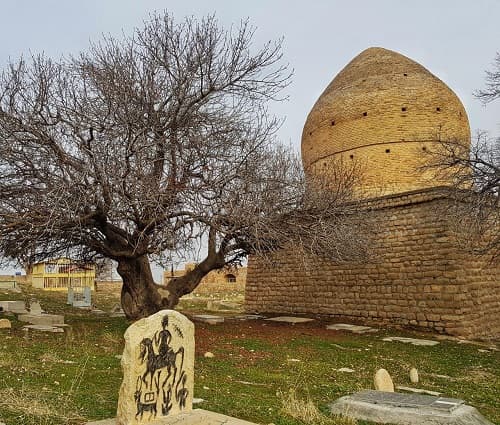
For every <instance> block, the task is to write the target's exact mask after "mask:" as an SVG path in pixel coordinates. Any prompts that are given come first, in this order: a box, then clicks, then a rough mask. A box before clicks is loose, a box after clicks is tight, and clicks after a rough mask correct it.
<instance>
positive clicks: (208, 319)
mask: <svg viewBox="0 0 500 425" xmlns="http://www.w3.org/2000/svg"><path fill="white" fill-rule="evenodd" d="M192 317H193V320H196V321H197V322H204V323H208V324H210V325H216V324H217V323H223V322H224V317H222V316H216V315H213V314H195V315H193V316H192Z"/></svg>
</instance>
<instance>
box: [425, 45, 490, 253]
mask: <svg viewBox="0 0 500 425" xmlns="http://www.w3.org/2000/svg"><path fill="white" fill-rule="evenodd" d="M475 95H476V97H477V98H478V99H480V100H481V101H482V102H483V103H485V104H487V103H489V102H492V101H494V100H496V99H498V98H500V54H498V53H497V55H496V59H495V63H494V69H493V71H487V72H486V88H485V89H483V90H479V91H477V92H476V93H475ZM430 154H431V157H430V161H429V164H428V165H427V166H428V167H432V168H435V169H438V170H439V172H440V173H443V174H446V176H447V177H448V178H449V179H450V181H452V182H453V188H454V190H453V192H452V198H453V200H454V202H453V203H452V204H451V206H450V207H449V209H448V213H449V214H450V217H451V218H452V219H453V222H454V223H455V225H456V229H457V234H458V235H461V236H462V237H461V242H462V244H463V245H464V246H465V247H467V248H469V249H470V250H471V251H473V252H476V253H480V254H488V255H491V257H492V258H493V259H494V260H496V259H498V258H499V256H500V138H498V137H496V138H494V137H490V136H489V135H488V133H486V132H484V131H478V132H477V133H476V137H475V138H474V140H473V141H472V143H471V147H470V149H469V146H467V145H466V144H464V143H463V141H460V140H442V141H441V143H440V145H439V148H438V149H436V150H435V151H433V152H430Z"/></svg>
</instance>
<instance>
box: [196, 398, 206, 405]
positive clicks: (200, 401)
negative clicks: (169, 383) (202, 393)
mask: <svg viewBox="0 0 500 425" xmlns="http://www.w3.org/2000/svg"><path fill="white" fill-rule="evenodd" d="M204 401H205V400H204V399H202V398H193V404H200V403H203V402H204Z"/></svg>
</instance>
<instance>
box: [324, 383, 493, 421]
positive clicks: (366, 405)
mask: <svg viewBox="0 0 500 425" xmlns="http://www.w3.org/2000/svg"><path fill="white" fill-rule="evenodd" d="M329 407H330V411H331V413H333V414H337V415H338V414H343V415H347V416H350V417H353V418H356V419H361V420H368V421H372V422H377V423H382V424H386V423H387V424H396V425H493V424H492V423H491V422H489V421H488V420H487V419H486V418H484V417H483V416H482V415H481V414H480V413H479V412H478V411H477V410H476V409H475V408H474V407H472V406H468V405H466V404H465V403H464V401H463V400H459V399H454V398H445V397H432V396H427V395H417V394H401V393H391V392H383V391H372V390H367V391H361V392H358V393H355V394H352V395H350V396H345V397H341V398H339V399H338V400H336V401H335V402H334V403H332V404H331V405H330V406H329Z"/></svg>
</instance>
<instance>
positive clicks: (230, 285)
mask: <svg viewBox="0 0 500 425" xmlns="http://www.w3.org/2000/svg"><path fill="white" fill-rule="evenodd" d="M194 267H195V263H186V265H185V267H184V270H173V271H172V270H165V271H164V272H163V284H164V285H166V284H167V283H168V282H169V281H170V279H172V278H173V277H179V276H182V275H184V274H186V273H187V272H188V271H189V270H192V269H193V268H194ZM246 279H247V268H246V267H239V268H237V269H236V268H235V269H229V270H228V269H221V270H214V271H211V272H210V273H208V274H207V275H206V276H205V277H204V278H203V280H202V281H201V283H200V285H199V286H198V288H196V290H195V292H197V293H209V292H215V291H217V292H221V291H243V290H244V289H245V283H246Z"/></svg>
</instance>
